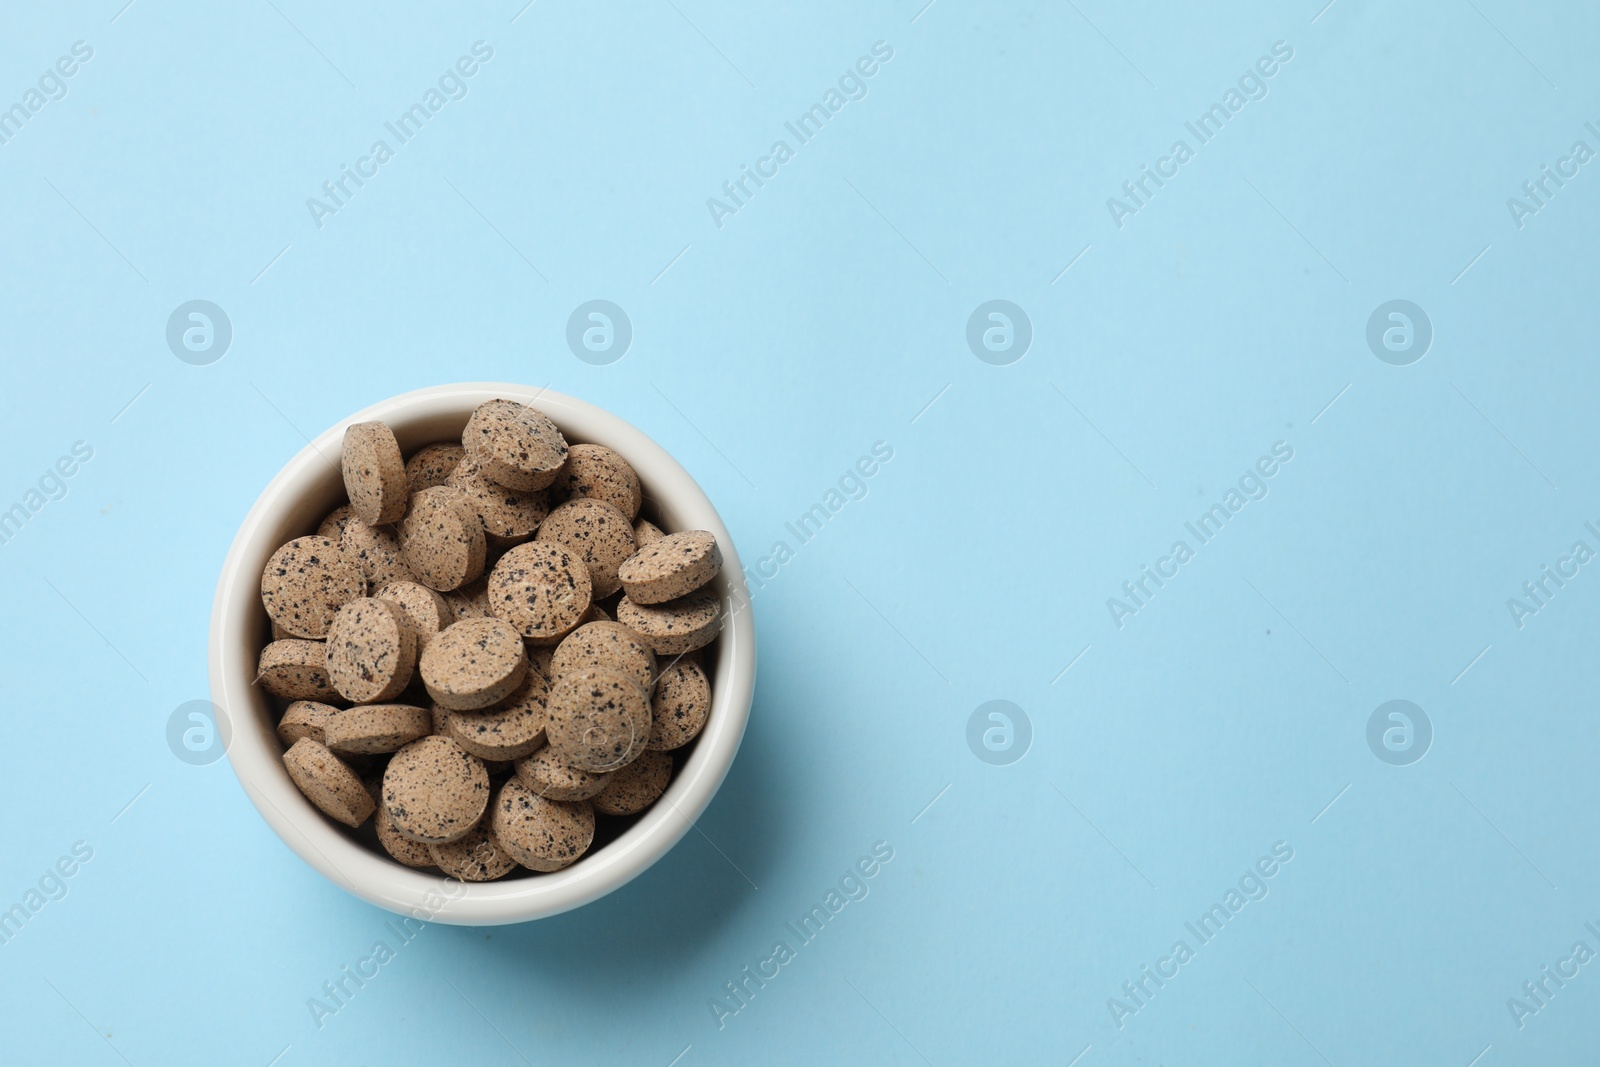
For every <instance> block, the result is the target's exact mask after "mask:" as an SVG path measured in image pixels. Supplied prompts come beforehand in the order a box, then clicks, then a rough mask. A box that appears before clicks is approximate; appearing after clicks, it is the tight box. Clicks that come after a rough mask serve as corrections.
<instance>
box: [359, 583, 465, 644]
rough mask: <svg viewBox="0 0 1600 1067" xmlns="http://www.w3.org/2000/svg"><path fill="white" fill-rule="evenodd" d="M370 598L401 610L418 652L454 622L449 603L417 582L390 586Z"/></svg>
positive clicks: (453, 613)
mask: <svg viewBox="0 0 1600 1067" xmlns="http://www.w3.org/2000/svg"><path fill="white" fill-rule="evenodd" d="M373 595H374V596H376V597H377V598H378V599H379V600H385V601H388V602H389V603H390V604H393V605H394V606H395V607H397V608H399V609H400V615H401V616H402V617H403V618H404V619H405V623H406V625H407V626H408V627H410V628H411V631H412V632H413V633H415V634H416V635H417V650H418V651H419V652H420V651H421V650H422V649H424V648H426V647H427V646H428V641H429V639H430V638H432V637H433V635H434V634H436V633H438V632H439V631H440V630H443V629H444V628H445V627H446V626H449V625H450V624H451V623H453V622H455V621H456V613H455V609H454V608H452V607H451V606H450V602H449V601H447V600H446V599H445V598H444V596H443V595H442V594H440V593H436V592H434V591H433V590H432V589H429V588H428V587H427V586H425V585H423V584H421V583H420V582H408V581H401V582H390V583H389V584H388V585H385V586H384V587H383V588H381V589H379V590H378V591H377V592H376V593H374V594H373Z"/></svg>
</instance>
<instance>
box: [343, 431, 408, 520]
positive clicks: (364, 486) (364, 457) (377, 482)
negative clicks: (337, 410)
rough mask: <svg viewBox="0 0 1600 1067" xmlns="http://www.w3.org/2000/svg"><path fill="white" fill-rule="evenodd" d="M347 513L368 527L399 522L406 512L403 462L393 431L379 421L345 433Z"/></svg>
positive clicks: (406, 495)
mask: <svg viewBox="0 0 1600 1067" xmlns="http://www.w3.org/2000/svg"><path fill="white" fill-rule="evenodd" d="M340 468H341V469H342V470H343V472H344V491H345V494H346V495H347V496H349V498H350V513H351V514H353V515H355V516H356V517H357V518H359V519H360V520H361V521H362V522H365V523H367V524H368V525H371V526H382V525H383V524H385V523H390V522H398V521H399V519H400V516H402V515H404V514H405V513H406V500H407V498H408V496H409V493H408V492H407V490H406V461H405V459H404V458H402V457H401V455H400V443H399V442H398V441H396V440H395V439H394V431H393V430H391V429H389V427H388V426H386V425H384V424H383V423H381V422H358V423H354V424H352V425H350V426H347V427H346V428H345V431H344V452H343V454H342V455H341V457H340Z"/></svg>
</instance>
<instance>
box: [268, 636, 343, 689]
mask: <svg viewBox="0 0 1600 1067" xmlns="http://www.w3.org/2000/svg"><path fill="white" fill-rule="evenodd" d="M256 684H257V685H259V686H261V688H263V689H265V690H266V691H267V692H269V693H271V694H272V695H273V696H275V697H283V698H284V699H285V700H320V701H323V702H327V701H330V700H339V699H341V697H340V695H339V691H338V690H337V689H335V688H334V687H333V683H332V682H330V681H329V680H328V650H327V646H326V645H325V644H324V643H323V642H321V641H307V640H304V639H303V638H299V637H290V638H286V639H285V640H282V641H274V642H272V643H271V644H269V645H268V646H267V647H266V648H263V649H262V650H261V659H260V661H259V663H258V665H257V667H256Z"/></svg>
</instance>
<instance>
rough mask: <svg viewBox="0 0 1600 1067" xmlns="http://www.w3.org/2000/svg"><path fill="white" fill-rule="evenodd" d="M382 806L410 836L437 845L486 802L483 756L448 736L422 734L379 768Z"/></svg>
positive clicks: (477, 815)
mask: <svg viewBox="0 0 1600 1067" xmlns="http://www.w3.org/2000/svg"><path fill="white" fill-rule="evenodd" d="M383 806H384V807H385V808H386V809H388V812H389V817H390V819H392V820H393V821H394V826H395V829H397V830H399V831H400V832H401V833H402V834H404V835H405V836H406V837H409V838H411V840H413V841H421V842H423V843H424V844H429V845H442V844H445V843H447V842H450V841H454V840H456V839H457V838H459V837H463V836H465V835H466V834H467V833H468V832H469V831H470V830H471V829H472V828H473V827H474V826H476V825H477V824H478V820H479V819H481V818H482V817H483V812H484V809H485V808H487V807H488V806H489V772H488V771H487V770H485V769H484V766H483V761H482V760H480V759H479V758H478V757H477V756H474V755H473V754H472V753H470V752H468V751H467V750H466V749H464V748H462V747H461V746H460V745H458V744H456V743H455V742H454V741H452V740H450V739H449V738H448V737H424V738H423V739H422V740H420V741H413V742H411V744H409V745H407V746H406V747H405V748H402V749H401V750H400V751H399V752H396V753H395V754H394V758H393V759H391V760H390V761H389V767H388V769H387V770H386V771H384V772H383Z"/></svg>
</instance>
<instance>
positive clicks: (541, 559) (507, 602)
mask: <svg viewBox="0 0 1600 1067" xmlns="http://www.w3.org/2000/svg"><path fill="white" fill-rule="evenodd" d="M589 599H590V586H589V569H588V567H586V566H585V565H584V563H583V560H581V559H579V558H578V556H577V554H576V553H575V552H572V551H570V550H569V549H567V548H566V547H565V546H562V545H556V544H545V543H544V542H541V541H530V542H528V543H527V544H521V545H518V546H516V547H515V548H513V549H511V550H510V551H509V552H507V553H506V554H505V555H504V556H501V557H500V562H498V563H496V564H495V565H494V570H492V571H490V572H489V583H488V603H489V611H490V612H491V613H493V615H494V616H495V617H496V618H499V619H504V620H505V621H506V622H508V623H510V624H511V626H512V627H514V628H515V629H516V631H517V633H519V634H521V635H522V636H523V637H526V638H528V639H529V640H530V641H534V642H537V643H541V644H554V643H556V642H557V641H560V640H561V638H563V637H565V636H566V635H567V634H568V633H570V632H571V631H572V630H573V629H574V628H575V627H576V626H577V625H578V622H579V620H581V619H582V618H583V613H584V612H586V611H588V610H589Z"/></svg>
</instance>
